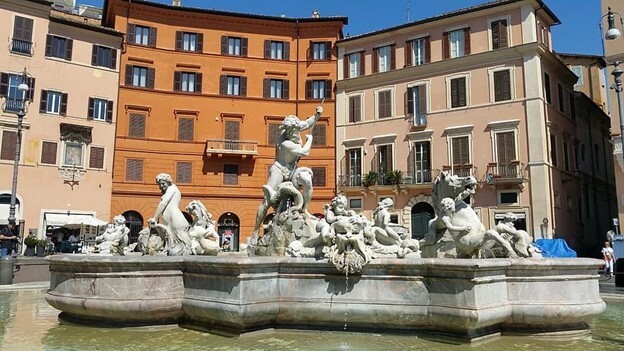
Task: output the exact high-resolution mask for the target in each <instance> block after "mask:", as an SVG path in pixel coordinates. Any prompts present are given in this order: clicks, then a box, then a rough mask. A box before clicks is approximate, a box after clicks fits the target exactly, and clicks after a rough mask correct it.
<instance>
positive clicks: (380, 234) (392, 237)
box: [373, 198, 402, 245]
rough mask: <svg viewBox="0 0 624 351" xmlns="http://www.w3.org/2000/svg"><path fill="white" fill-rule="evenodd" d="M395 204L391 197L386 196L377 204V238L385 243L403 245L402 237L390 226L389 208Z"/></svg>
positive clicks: (375, 222)
mask: <svg viewBox="0 0 624 351" xmlns="http://www.w3.org/2000/svg"><path fill="white" fill-rule="evenodd" d="M393 206H394V201H393V200H392V199H391V198H385V199H383V200H381V201H380V202H379V203H378V204H377V208H376V209H375V210H374V211H373V221H374V226H373V228H375V229H376V230H375V239H376V240H377V241H378V242H379V243H381V244H383V245H401V241H402V239H401V238H400V237H399V234H397V233H396V232H395V230H394V229H393V228H392V227H391V226H390V212H389V211H388V209H390V208H392V207H393Z"/></svg>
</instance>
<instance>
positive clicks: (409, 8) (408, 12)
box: [405, 0, 412, 23]
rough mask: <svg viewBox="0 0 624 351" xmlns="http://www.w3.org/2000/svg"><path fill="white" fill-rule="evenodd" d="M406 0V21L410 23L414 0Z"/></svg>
mask: <svg viewBox="0 0 624 351" xmlns="http://www.w3.org/2000/svg"><path fill="white" fill-rule="evenodd" d="M406 1H407V4H406V6H405V12H406V21H405V22H406V23H409V22H411V21H412V19H411V12H412V11H411V2H412V0H406Z"/></svg>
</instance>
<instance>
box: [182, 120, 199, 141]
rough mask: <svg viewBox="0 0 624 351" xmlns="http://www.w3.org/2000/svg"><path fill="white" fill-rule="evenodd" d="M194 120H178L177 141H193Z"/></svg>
mask: <svg viewBox="0 0 624 351" xmlns="http://www.w3.org/2000/svg"><path fill="white" fill-rule="evenodd" d="M194 128H195V120H194V119H193V118H179V119H178V140H183V141H193V139H194V136H195V133H194Z"/></svg>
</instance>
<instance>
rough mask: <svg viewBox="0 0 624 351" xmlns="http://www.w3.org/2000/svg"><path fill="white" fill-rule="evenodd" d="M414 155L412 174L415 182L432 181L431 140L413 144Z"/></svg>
mask: <svg viewBox="0 0 624 351" xmlns="http://www.w3.org/2000/svg"><path fill="white" fill-rule="evenodd" d="M412 157H413V161H414V168H413V169H411V170H410V171H413V172H414V174H413V175H412V174H410V175H409V176H411V177H412V181H413V182H414V183H418V184H422V183H430V182H431V143H430V142H429V141H421V142H417V143H414V144H413V146H412Z"/></svg>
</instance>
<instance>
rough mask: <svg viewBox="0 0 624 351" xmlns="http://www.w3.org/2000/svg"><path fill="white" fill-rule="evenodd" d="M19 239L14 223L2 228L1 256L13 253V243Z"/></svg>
mask: <svg viewBox="0 0 624 351" xmlns="http://www.w3.org/2000/svg"><path fill="white" fill-rule="evenodd" d="M16 240H17V235H16V234H15V228H14V227H13V225H12V224H9V225H8V226H5V227H2V228H1V229H0V257H3V256H8V255H10V254H12V253H13V245H14V244H15V241H16Z"/></svg>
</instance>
